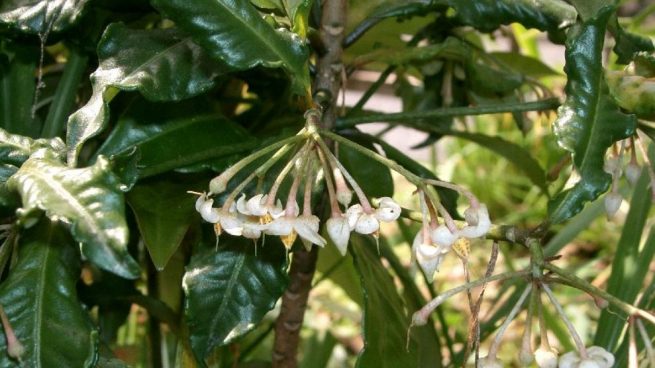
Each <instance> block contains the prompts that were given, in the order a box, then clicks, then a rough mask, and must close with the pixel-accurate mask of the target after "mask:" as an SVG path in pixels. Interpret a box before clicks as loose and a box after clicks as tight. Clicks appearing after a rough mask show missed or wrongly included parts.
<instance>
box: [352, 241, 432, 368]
mask: <svg viewBox="0 0 655 368" xmlns="http://www.w3.org/2000/svg"><path fill="white" fill-rule="evenodd" d="M349 249H350V251H351V253H352V255H353V258H354V260H355V268H356V269H357V271H358V272H359V276H360V282H361V284H362V289H363V291H364V306H365V307H364V320H363V321H362V328H363V334H364V349H363V350H362V352H361V353H360V354H359V358H358V359H357V365H356V367H379V368H385V367H394V368H395V367H416V366H417V363H418V359H417V353H416V343H415V342H414V341H413V340H410V344H409V351H407V349H406V348H405V347H406V345H407V328H408V327H409V325H410V318H409V316H408V315H407V314H406V313H405V306H404V305H403V301H402V299H401V298H400V296H399V295H398V290H397V287H396V285H395V284H394V282H393V279H392V278H391V276H390V275H389V273H388V272H387V270H386V268H385V266H384V265H383V264H382V262H381V261H380V257H379V256H378V255H377V253H376V250H375V249H376V247H375V242H373V241H372V240H371V239H370V238H364V237H362V236H352V237H351V244H350V247H349ZM433 363H435V364H437V363H438V362H433Z"/></svg>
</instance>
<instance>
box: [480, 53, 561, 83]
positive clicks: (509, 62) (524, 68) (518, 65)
mask: <svg viewBox="0 0 655 368" xmlns="http://www.w3.org/2000/svg"><path fill="white" fill-rule="evenodd" d="M489 55H490V56H491V57H492V58H494V59H496V60H498V61H499V62H501V63H502V64H504V65H506V66H507V67H509V68H511V69H512V70H514V71H516V72H518V73H521V74H523V75H527V76H530V77H533V78H542V77H550V76H555V75H561V73H559V72H557V71H555V70H553V69H552V68H551V67H550V66H548V65H546V64H544V63H543V62H542V61H541V60H539V59H536V58H533V57H530V56H526V55H521V54H518V53H515V52H491V53H489Z"/></svg>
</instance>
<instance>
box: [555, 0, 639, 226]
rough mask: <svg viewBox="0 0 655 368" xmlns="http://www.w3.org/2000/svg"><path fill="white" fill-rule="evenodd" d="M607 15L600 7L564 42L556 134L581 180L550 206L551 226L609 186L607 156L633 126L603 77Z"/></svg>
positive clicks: (608, 12) (633, 122)
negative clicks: (562, 95) (563, 83)
mask: <svg viewBox="0 0 655 368" xmlns="http://www.w3.org/2000/svg"><path fill="white" fill-rule="evenodd" d="M611 12H612V8H611V7H607V8H604V10H603V12H602V13H600V14H599V16H598V17H596V18H593V19H591V20H589V21H588V22H585V23H584V24H583V25H581V26H580V27H578V28H575V29H573V30H572V32H571V33H570V35H569V39H568V40H567V45H566V66H565V68H564V70H565V71H566V74H567V76H568V78H569V80H568V82H567V85H566V94H567V99H566V102H565V103H564V104H563V105H562V106H561V107H560V108H559V110H558V117H557V120H556V121H555V123H554V130H555V134H556V136H557V140H558V143H559V145H560V146H562V147H563V148H564V149H566V150H567V151H569V152H571V154H572V155H573V163H574V165H575V168H576V170H577V172H578V174H579V175H580V180H579V182H578V183H576V184H575V186H574V187H573V188H570V189H567V190H565V191H563V192H561V193H559V194H557V196H556V197H555V198H554V199H553V201H551V203H549V206H548V211H549V215H550V221H551V222H553V223H559V222H562V221H564V220H566V219H568V218H570V217H571V216H573V215H575V214H577V213H578V212H580V210H582V208H583V206H584V204H585V203H586V202H589V201H593V200H594V199H596V198H597V197H598V196H599V195H600V194H601V193H603V192H605V191H606V190H607V188H609V185H610V183H611V176H610V175H609V174H608V173H606V172H605V171H603V162H604V157H605V152H606V151H607V148H608V147H610V146H611V145H612V144H613V143H614V142H616V141H619V140H621V139H624V138H627V137H629V136H630V135H632V134H633V133H634V131H635V128H636V125H637V119H636V118H635V116H634V115H626V114H624V113H622V112H621V111H620V110H619V108H618V106H617V105H616V103H614V101H613V100H612V98H611V96H610V95H609V93H608V88H607V83H606V82H605V78H604V75H603V67H602V49H603V41H604V38H605V29H606V26H607V21H608V18H609V16H610V14H611Z"/></svg>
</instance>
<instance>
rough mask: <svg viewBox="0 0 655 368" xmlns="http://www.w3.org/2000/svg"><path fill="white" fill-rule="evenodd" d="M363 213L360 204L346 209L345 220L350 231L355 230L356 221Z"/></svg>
mask: <svg viewBox="0 0 655 368" xmlns="http://www.w3.org/2000/svg"><path fill="white" fill-rule="evenodd" d="M363 213H364V209H363V208H362V205H361V204H359V203H358V204H354V205H352V206H350V207H348V210H347V211H346V219H347V220H348V226H349V227H350V230H355V225H357V220H359V217H360V216H361V215H362V214H363Z"/></svg>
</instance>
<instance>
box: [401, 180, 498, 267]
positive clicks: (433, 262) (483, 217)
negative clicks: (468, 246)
mask: <svg viewBox="0 0 655 368" xmlns="http://www.w3.org/2000/svg"><path fill="white" fill-rule="evenodd" d="M426 182H428V183H429V184H432V185H437V186H442V187H446V188H449V189H454V190H456V191H458V192H460V193H461V194H463V195H464V196H465V197H466V198H468V199H469V202H470V207H469V208H468V209H467V210H466V211H465V212H464V217H465V219H466V225H465V226H463V227H461V228H460V227H458V226H457V224H456V223H455V222H454V221H453V219H452V217H451V216H450V214H449V213H448V212H447V211H446V210H445V208H443V206H441V204H440V203H439V202H438V201H435V200H433V199H434V196H432V195H430V193H429V192H428V191H427V190H426V191H423V190H420V189H419V191H418V195H419V202H420V205H421V212H422V218H423V226H422V227H421V230H420V231H419V232H418V234H416V237H415V238H414V242H413V244H412V251H413V255H414V257H415V258H416V260H417V262H418V264H419V265H420V266H421V268H422V269H423V272H425V274H426V275H427V276H428V279H429V280H431V279H432V276H433V275H434V273H435V272H436V271H437V270H438V269H439V265H440V264H441V261H442V260H443V257H444V255H445V254H447V253H448V252H450V249H451V248H452V247H453V244H455V242H456V241H457V240H458V239H460V238H467V239H473V238H479V237H482V236H485V235H486V234H487V233H488V232H489V229H490V228H491V220H490V219H489V211H488V210H487V206H485V205H484V204H481V203H480V202H479V201H478V200H477V198H476V197H475V196H474V195H473V194H472V193H470V192H468V191H466V190H464V189H463V188H461V187H458V186H456V185H453V184H451V183H446V182H442V181H437V180H426ZM428 190H429V189H428ZM439 214H440V215H441V216H442V217H443V218H444V222H445V224H439V223H438V215H439Z"/></svg>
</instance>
